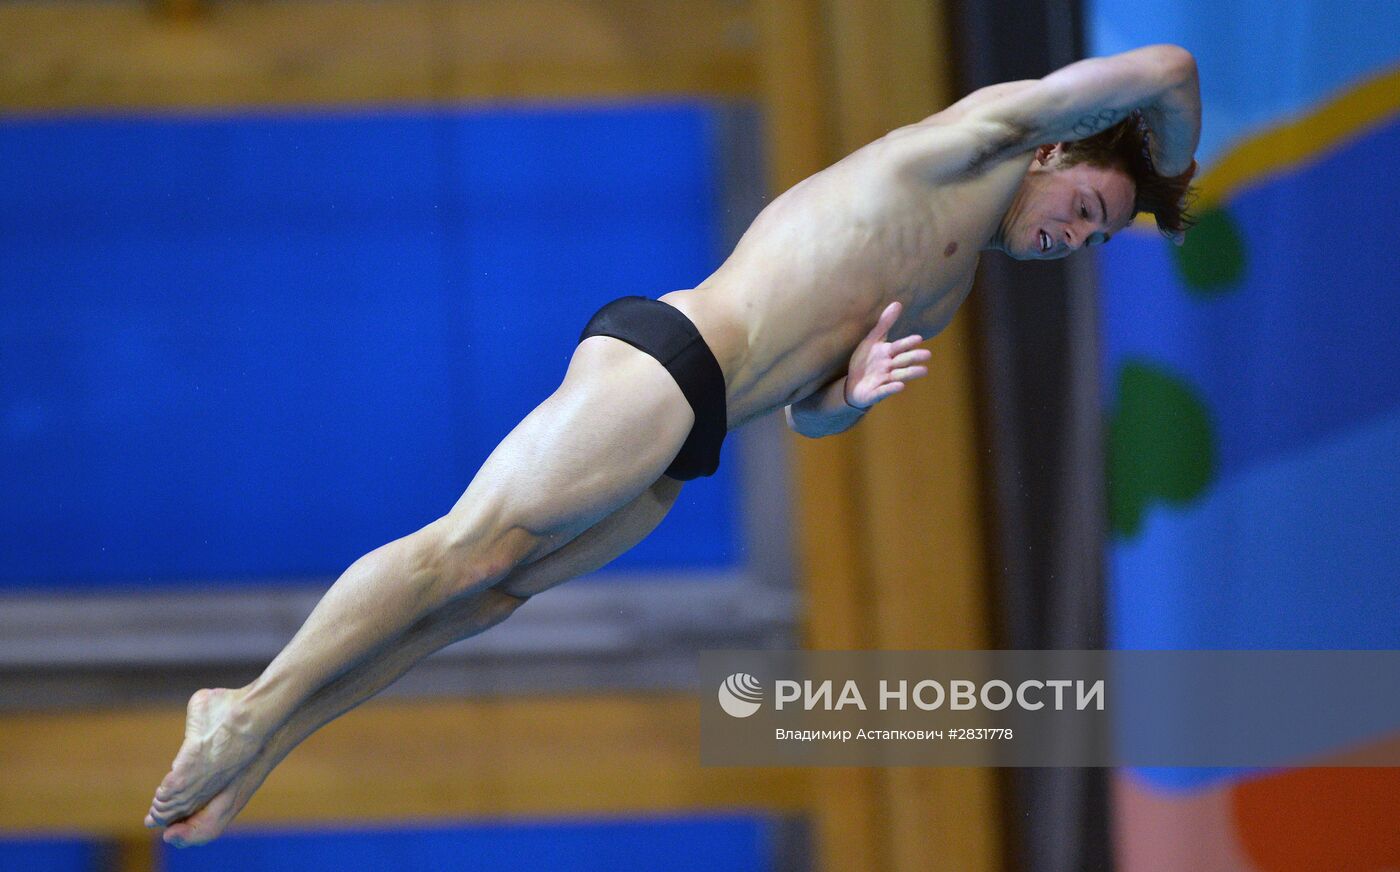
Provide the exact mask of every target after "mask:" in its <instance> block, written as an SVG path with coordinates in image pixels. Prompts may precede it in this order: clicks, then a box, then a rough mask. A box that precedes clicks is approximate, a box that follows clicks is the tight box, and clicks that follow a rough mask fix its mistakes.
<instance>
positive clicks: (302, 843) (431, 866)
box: [162, 817, 772, 872]
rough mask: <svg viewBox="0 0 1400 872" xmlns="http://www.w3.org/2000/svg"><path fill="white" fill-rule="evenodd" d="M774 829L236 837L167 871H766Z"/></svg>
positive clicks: (551, 828)
mask: <svg viewBox="0 0 1400 872" xmlns="http://www.w3.org/2000/svg"><path fill="white" fill-rule="evenodd" d="M768 830H769V826H768V823H767V822H766V821H764V820H761V819H757V818H744V817H705V818H676V819H659V820H642V821H607V822H587V823H528V824H526V823H512V824H479V825H474V826H470V827H452V828H447V827H441V828H431V829H429V828H424V829H395V830H367V831H341V832H323V833H311V832H276V833H262V834H256V835H252V834H249V835H230V836H227V837H225V838H223V839H220V840H219V841H216V842H212V843H211V844H209V845H207V846H204V847H201V848H194V849H186V850H177V849H172V848H166V849H165V850H164V852H163V858H162V860H163V867H164V869H165V872H263V870H267V872H273V870H284V869H296V870H297V872H321V870H325V872H353V870H367V872H368V870H374V872H381V870H390V869H392V870H395V872H446V870H461V872H471V870H490V872H563V870H567V872H658V870H665V872H765V870H770V869H772V863H771V860H770V854H771V850H770V847H769V838H770V837H769V832H768Z"/></svg>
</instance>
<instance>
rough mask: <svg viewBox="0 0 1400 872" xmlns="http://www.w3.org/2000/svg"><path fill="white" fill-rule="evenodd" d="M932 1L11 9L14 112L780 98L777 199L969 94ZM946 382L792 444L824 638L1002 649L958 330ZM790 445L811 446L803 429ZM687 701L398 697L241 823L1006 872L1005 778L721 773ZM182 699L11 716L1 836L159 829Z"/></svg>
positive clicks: (309, 2)
mask: <svg viewBox="0 0 1400 872" xmlns="http://www.w3.org/2000/svg"><path fill="white" fill-rule="evenodd" d="M942 7H943V4H942V3H941V2H940V0H393V2H387V0H386V2H374V0H288V2H235V0H231V2H220V3H198V2H195V0H186V2H179V3H166V4H143V3H136V2H109V3H89V2H83V0H47V2H28V3H13V4H3V5H0V111H4V112H11V113H13V112H21V113H23V112H35V111H43V112H51V111H54V110H59V111H66V112H93V111H131V110H143V111H145V110H160V109H174V108H188V107H200V108H218V107H240V106H249V105H256V106H263V107H268V106H271V107H287V108H295V107H304V106H309V105H338V104H366V103H393V104H403V103H429V102H443V101H462V100H471V101H485V100H491V101H507V100H519V99H561V100H562V99H576V98H579V97H594V98H597V97H631V96H648V95H655V94H700V95H718V96H724V97H741V98H750V99H754V100H757V101H759V103H760V104H761V106H762V107H763V110H764V112H765V117H766V123H767V131H766V133H767V141H768V148H769V166H770V171H771V177H772V187H773V188H774V190H781V189H783V188H786V187H787V186H789V185H791V184H792V183H794V182H796V181H797V180H799V179H801V178H802V177H804V176H806V175H808V174H810V173H812V172H815V171H817V170H819V169H821V168H822V167H823V166H825V165H827V164H829V163H831V162H832V161H834V160H835V159H837V158H839V157H840V156H842V155H843V154H845V153H847V152H849V151H851V150H853V149H854V148H856V147H858V146H860V145H861V144H863V143H864V142H866V141H868V140H870V139H873V138H875V137H877V136H879V135H881V134H883V133H884V132H885V131H887V130H888V129H890V128H891V127H894V126H897V125H899V124H902V123H906V122H908V121H912V120H914V119H917V118H919V117H922V116H924V115H927V114H929V113H930V112H933V111H935V110H936V109H938V108H939V107H940V106H942V105H944V104H946V103H947V102H948V100H949V99H950V97H951V91H950V85H949V81H948V76H949V65H948V63H947V61H946V54H947V52H946V47H947V45H948V39H949V36H948V34H947V32H946V25H945V23H944V16H943V8H942ZM931 347H932V349H933V351H934V359H933V362H932V365H931V375H930V377H929V378H928V379H925V380H924V381H923V382H921V383H919V384H918V385H916V386H915V387H913V389H911V390H910V391H908V392H906V393H905V394H904V395H903V396H901V397H900V398H898V400H896V401H893V402H891V403H889V404H887V405H885V406H882V407H881V408H879V409H877V410H876V411H875V412H874V413H872V414H871V415H870V417H869V419H868V420H866V421H864V422H863V423H862V424H861V425H860V426H859V427H857V428H856V429H855V430H854V431H852V432H851V433H849V434H845V435H843V436H839V437H835V438H831V439H825V440H820V441H815V442H813V441H806V440H797V441H799V442H800V444H799V445H798V446H797V450H796V452H795V462H794V469H793V475H794V490H795V493H796V495H797V496H796V504H795V505H794V507H793V511H794V520H795V521H796V524H795V527H796V528H797V530H798V538H799V541H798V546H799V560H800V564H801V566H800V569H801V572H800V577H801V584H802V585H803V589H804V594H805V603H806V606H805V614H804V620H805V635H806V640H807V643H808V644H809V645H810V646H812V647H814V648H820V649H864V648H884V649H898V648H984V647H988V645H989V643H990V640H989V636H988V629H987V628H988V626H989V618H988V611H987V609H988V604H987V591H988V581H987V575H986V571H985V568H984V567H983V565H982V554H983V547H982V537H983V530H982V509H981V505H980V500H979V493H978V490H979V489H978V475H979V473H978V446H977V441H976V436H975V433H974V414H973V405H972V372H971V354H970V350H969V330H968V325H967V322H966V318H965V317H959V319H958V320H956V321H955V322H954V324H953V326H952V327H951V328H950V329H949V330H948V331H946V332H945V333H944V334H943V335H942V336H940V337H939V338H938V339H937V340H935V341H934V342H933V343H932V345H931ZM794 438H795V437H794ZM697 711H698V704H697V702H696V700H695V699H694V698H691V697H686V696H684V695H680V696H676V695H670V696H655V695H635V696H624V697H619V696H607V697H596V696H576V697H556V698H534V699H512V700H496V701H488V702H451V703H448V702H421V703H402V702H393V703H380V704H371V705H370V706H368V707H366V708H365V709H363V710H361V711H359V712H357V713H355V714H353V715H351V716H349V717H347V718H345V719H343V720H342V721H339V722H337V723H336V724H333V725H332V726H331V727H329V728H327V729H326V730H325V731H324V732H323V733H322V734H320V735H318V736H316V737H314V738H313V739H312V740H311V741H310V742H308V744H307V745H306V746H305V747H303V748H302V749H299V750H298V751H297V752H296V753H295V754H294V755H293V756H292V757H291V758H290V759H289V760H288V762H287V763H286V764H284V767H283V768H282V769H280V770H279V771H278V772H277V773H275V774H274V775H273V777H272V778H271V779H270V780H269V782H268V783H267V785H266V786H265V787H264V791H263V793H261V794H260V795H259V796H258V797H257V798H255V799H254V801H253V802H252V803H251V804H250V806H249V807H248V809H247V810H246V812H245V813H244V816H243V818H242V819H244V820H248V821H262V822H266V821H273V820H277V821H310V820H327V819H334V820H346V819H364V818H375V819H385V818H395V817H419V816H430V817H451V816H461V815H476V814H487V813H489V814H526V815H531V814H560V813H580V812H582V813H599V812H604V813H627V812H638V811H656V810H680V809H689V808H710V807H733V806H736V805H738V806H745V807H750V808H767V809H772V810H778V811H794V812H803V813H806V814H809V815H810V816H811V818H812V820H813V821H814V822H815V824H816V829H815V833H816V841H817V846H816V847H817V850H816V854H817V856H818V860H819V863H820V867H821V868H822V869H823V870H826V872H849V870H860V872H906V870H907V872H915V870H918V872H925V870H929V869H950V870H951V869H956V870H960V872H983V870H987V872H990V870H996V869H999V868H1001V863H1002V861H1001V850H1002V845H1001V836H1000V828H999V816H998V815H999V812H998V795H997V788H996V778H995V773H993V772H990V771H986V770H955V769H886V770H859V769H835V770H817V771H810V772H809V771H800V770H774V769H770V770H753V771H741V770H731V769H715V770H704V769H700V768H699V766H698V759H697V754H696V751H695V748H696V741H697V720H698V716H697ZM180 719H181V716H180V713H179V712H178V711H177V710H173V709H153V710H139V711H130V710H119V711H102V712H92V713H84V714H63V715H57V714H56V715H32V716H6V717H0V771H3V772H4V779H3V783H0V830H4V829H13V828H33V827H41V828H69V829H71V828H74V827H76V828H80V829H84V830H89V831H92V832H96V833H101V834H104V835H109V836H113V837H119V838H122V839H124V840H125V841H124V844H125V845H126V849H125V853H124V855H123V856H124V858H125V863H126V867H127V868H130V869H139V868H145V867H146V865H147V864H148V863H149V860H150V847H149V844H148V843H147V842H146V841H144V837H143V835H142V832H141V831H140V830H139V829H138V828H137V826H138V825H139V820H140V816H141V814H142V812H143V811H144V807H145V803H146V801H147V798H148V796H149V793H150V791H151V790H152V789H153V788H154V786H155V783H156V781H157V780H158V779H159V777H160V775H161V774H162V773H163V772H164V768H165V765H166V763H167V762H168V758H169V756H170V755H171V754H173V752H174V749H175V747H176V745H177V740H178V735H179V732H180Z"/></svg>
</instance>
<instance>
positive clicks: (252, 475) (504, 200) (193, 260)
mask: <svg viewBox="0 0 1400 872" xmlns="http://www.w3.org/2000/svg"><path fill="white" fill-rule="evenodd" d="M714 113H715V110H714V109H713V108H712V107H706V106H704V105H698V104H665V105H651V106H630V107H606V108H554V109H530V110H526V109H504V110H501V109H497V110H490V111H473V112H466V111H459V112H440V113H411V112H379V113H358V114H340V115H323V116H304V115H287V116H259V115H238V116H217V117H216V116H210V117H176V118H170V117H162V118H108V119H59V120H37V121H35V120H29V121H21V120H9V121H6V122H4V123H2V124H0V264H3V268H2V269H0V492H3V493H4V494H5V499H4V500H3V501H0V585H4V586H10V587H14V586H16V585H33V584H56V583H59V584H120V583H138V584H152V583H156V584H159V583H170V582H185V581H190V580H200V579H210V580H233V581H236V580H240V579H249V580H257V579H266V578H287V577H298V576H325V575H332V574H335V573H336V572H338V571H339V570H340V569H342V568H344V566H345V565H346V564H348V563H349V562H350V561H351V560H353V559H354V558H355V557H357V556H358V555H359V554H361V553H363V552H365V551H366V550H368V549H370V548H373V547H375V546H377V545H379V544H381V543H383V542H385V541H387V540H389V539H391V538H394V537H397V536H400V535H403V534H405V533H408V532H410V531H412V530H413V529H415V528H416V527H418V526H420V525H421V524H423V523H425V522H427V521H429V520H431V519H432V518H433V517H436V516H437V515H438V514H440V513H442V512H443V511H445V510H446V509H447V508H448V507H449V506H450V505H451V504H452V502H453V501H454V500H455V499H456V497H457V496H458V495H459V494H460V493H461V491H462V490H463V489H464V488H465V486H466V484H467V482H468V481H469V480H470V477H471V475H472V473H473V471H474V470H475V469H476V468H477V467H478V466H479V465H480V463H481V462H482V461H483V460H484V459H485V457H486V455H487V454H488V453H489V451H490V450H491V448H492V447H494V445H495V444H496V442H498V441H499V440H500V438H501V437H502V436H504V435H505V434H506V433H507V432H508V431H509V429H510V428H511V427H512V426H513V425H514V424H515V423H516V422H517V421H518V420H519V419H520V418H521V417H522V416H523V415H524V414H525V413H526V412H528V411H529V410H530V409H531V408H532V407H533V406H534V405H535V404H536V403H538V402H539V401H540V400H542V399H543V398H544V397H545V396H547V395H548V393H549V392H550V391H551V390H552V389H553V388H554V387H555V386H556V385H557V384H558V381H559V379H560V378H561V376H562V374H563V372H564V369H565V367H566V364H567V361H568V356H569V354H570V352H571V350H572V347H573V345H574V342H575V340H576V338H577V335H578V331H579V330H580V329H581V327H582V326H583V324H584V322H585V321H586V320H587V318H588V316H589V315H590V314H591V313H592V311H593V310H594V309H596V308H597V307H598V306H599V305H601V304H602V303H604V302H606V301H607V300H609V299H611V298H613V297H616V296H619V295H622V294H646V295H650V296H657V295H660V294H662V293H665V292H667V291H670V290H674V289H678V288H684V287H690V286H693V285H694V284H695V283H697V282H699V281H700V280H701V279H702V278H704V276H705V275H706V274H708V272H709V271H710V270H711V269H713V267H714V266H715V265H716V264H717V262H718V259H719V255H720V254H721V252H720V251H719V240H718V239H717V232H716V229H715V228H716V227H717V226H718V222H717V221H716V214H717V211H718V209H719V208H720V204H719V194H718V190H717V184H716V178H715V176H716V164H717V161H716V154H715V149H716V147H717V143H716V137H715V135H714V129H715V123H714V121H715V118H714ZM727 450H728V449H727ZM729 453H730V456H728V457H727V458H726V461H727V463H726V466H725V467H724V468H723V469H722V470H721V474H720V475H719V476H718V477H716V478H715V479H712V480H706V481H702V482H696V483H692V484H691V485H689V486H687V488H686V491H685V492H684V493H683V495H682V497H681V501H680V504H679V505H678V507H677V508H676V510H675V511H674V512H673V513H672V517H671V518H670V519H668V521H667V522H666V523H665V524H664V525H663V526H662V528H661V529H660V530H659V531H658V532H657V533H656V534H654V535H653V537H652V538H651V539H650V540H648V542H646V543H643V545H642V546H640V547H639V548H638V549H636V550H635V551H634V552H633V553H632V554H630V555H628V556H627V557H624V558H623V559H622V560H620V561H619V562H618V563H617V564H615V566H617V567H620V568H627V569H633V570H643V569H651V570H657V569H663V570H682V571H684V570H697V569H714V568H721V567H725V566H730V565H732V564H734V563H735V561H736V560H737V559H738V553H739V545H738V542H737V536H738V529H739V524H738V522H737V519H736V517H735V514H734V513H735V510H736V505H735V504H736V493H735V482H734V479H733V473H734V464H733V457H732V450H730V451H729Z"/></svg>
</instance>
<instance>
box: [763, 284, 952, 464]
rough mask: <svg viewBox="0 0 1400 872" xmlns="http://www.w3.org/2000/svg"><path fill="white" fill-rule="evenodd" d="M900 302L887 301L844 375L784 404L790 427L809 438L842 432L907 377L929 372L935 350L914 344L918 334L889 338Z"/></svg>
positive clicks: (891, 392)
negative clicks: (931, 350) (789, 403)
mask: <svg viewBox="0 0 1400 872" xmlns="http://www.w3.org/2000/svg"><path fill="white" fill-rule="evenodd" d="M902 308H903V307H902V305H901V304H900V303H898V302H894V303H890V304H889V305H888V306H886V307H885V311H884V312H882V313H881V314H880V320H879V321H878V322H876V324H875V327H874V328H873V329H872V330H871V331H870V332H869V333H867V334H866V336H865V338H864V339H862V340H861V341H860V344H859V345H857V346H856V350H855V351H854V352H853V353H852V354H851V362H850V366H849V367H848V368H847V372H846V374H845V375H844V376H842V377H841V378H838V379H836V380H835V381H833V382H831V383H830V384H828V385H826V386H825V387H823V388H821V389H820V390H818V391H814V392H813V393H812V394H811V395H810V396H808V397H805V398H803V399H801V400H799V401H798V402H796V403H793V404H792V405H790V406H788V407H787V410H786V411H787V421H788V426H789V427H791V428H792V429H793V430H794V431H796V432H797V433H799V434H801V435H803V436H807V437H810V438H812V439H818V438H820V437H822V436H831V435H833V434H836V433H841V432H844V431H846V430H849V429H850V428H851V427H853V426H855V424H856V422H858V421H859V420H860V419H861V417H862V416H863V415H864V414H865V413H866V411H868V410H869V409H870V407H871V406H873V405H875V404H876V403H878V402H880V401H881V400H883V399H885V398H886V397H892V396H894V395H895V394H897V393H899V392H900V391H902V390H904V384H905V382H909V381H913V380H914V379H916V378H921V377H923V376H925V375H928V367H927V366H925V365H924V364H925V363H927V362H928V360H929V358H930V357H932V356H933V353H932V352H930V351H929V350H928V349H927V348H918V347H917V346H918V344H919V343H920V342H923V341H924V339H923V337H922V336H918V335H910V336H905V337H903V338H901V339H896V340H894V341H893V342H890V341H888V336H889V333H890V330H891V329H893V327H894V324H895V321H897V320H899V313H900V311H901V310H902Z"/></svg>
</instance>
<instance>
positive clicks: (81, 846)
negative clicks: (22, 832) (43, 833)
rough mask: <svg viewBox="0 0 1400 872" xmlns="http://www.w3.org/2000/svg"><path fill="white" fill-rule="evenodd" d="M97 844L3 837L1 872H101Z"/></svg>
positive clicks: (100, 855)
mask: <svg viewBox="0 0 1400 872" xmlns="http://www.w3.org/2000/svg"><path fill="white" fill-rule="evenodd" d="M102 860H103V852H102V849H101V847H100V846H99V845H98V844H97V843H96V842H91V841H86V840H83V839H68V838H54V837H28V836H26V837H24V838H16V837H13V836H11V837H0V872H97V870H99V869H101V868H102Z"/></svg>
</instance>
